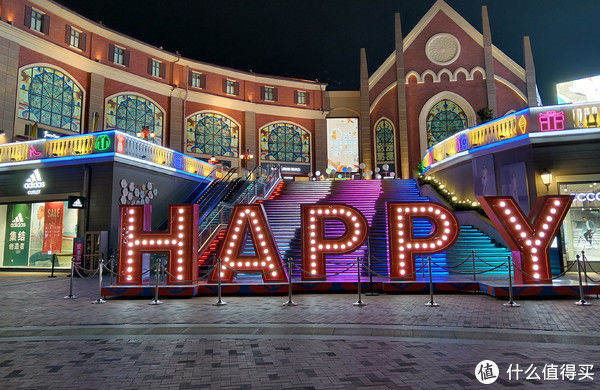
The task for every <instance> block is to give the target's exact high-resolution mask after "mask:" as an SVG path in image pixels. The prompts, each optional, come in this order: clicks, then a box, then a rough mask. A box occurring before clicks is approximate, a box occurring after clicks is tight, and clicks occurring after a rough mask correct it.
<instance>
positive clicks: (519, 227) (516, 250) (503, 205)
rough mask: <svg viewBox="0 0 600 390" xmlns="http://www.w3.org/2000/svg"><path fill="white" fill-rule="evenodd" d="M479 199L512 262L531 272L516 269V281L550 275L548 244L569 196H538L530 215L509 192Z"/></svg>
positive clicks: (535, 281) (568, 201) (536, 279)
mask: <svg viewBox="0 0 600 390" xmlns="http://www.w3.org/2000/svg"><path fill="white" fill-rule="evenodd" d="M478 200H479V203H481V207H483V209H484V210H485V213H486V214H487V215H488V217H490V219H491V220H492V222H493V223H494V225H495V226H496V229H498V231H499V232H500V234H501V235H502V237H504V240H505V241H506V243H507V244H508V246H509V247H510V249H511V250H512V256H513V263H514V264H515V265H516V266H517V267H519V268H521V269H522V270H523V271H524V272H525V273H527V274H529V275H531V276H528V275H525V274H523V273H522V272H520V271H519V270H515V272H514V274H515V281H516V282H517V283H526V284H532V283H539V282H540V281H539V279H550V278H551V277H552V272H551V269H550V259H549V257H548V248H549V246H550V243H551V241H552V239H553V238H554V235H555V234H556V231H557V230H558V227H559V226H560V224H561V223H562V221H563V219H564V217H565V215H566V214H567V211H568V210H569V207H570V206H571V201H572V198H571V197H570V196H566V195H555V196H543V197H540V198H537V200H536V202H535V205H534V206H533V209H532V210H531V212H530V213H529V217H525V215H523V211H521V208H520V207H519V206H518V205H517V203H516V202H515V201H514V199H513V198H512V197H510V196H484V197H481V198H478Z"/></svg>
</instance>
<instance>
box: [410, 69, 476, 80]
mask: <svg viewBox="0 0 600 390" xmlns="http://www.w3.org/2000/svg"><path fill="white" fill-rule="evenodd" d="M475 72H480V73H481V77H482V78H483V79H484V80H485V70H484V69H483V68H482V67H481V66H476V67H474V68H473V69H471V71H468V70H467V69H465V68H463V67H462V66H461V67H459V68H456V69H455V70H454V72H452V71H451V70H450V69H448V68H443V69H440V71H439V72H437V73H435V72H434V71H433V70H431V69H427V70H425V71H423V73H421V74H419V72H417V71H414V70H411V71H410V72H408V73H407V74H406V77H405V84H408V79H409V78H410V77H411V76H415V77H416V78H417V84H423V83H425V76H427V75H431V77H433V82H434V83H439V82H441V80H442V74H447V75H448V78H449V79H450V81H457V80H458V74H459V73H462V74H464V75H465V79H466V80H467V81H472V80H474V79H475Z"/></svg>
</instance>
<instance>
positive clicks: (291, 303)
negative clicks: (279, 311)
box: [283, 257, 297, 306]
mask: <svg viewBox="0 0 600 390" xmlns="http://www.w3.org/2000/svg"><path fill="white" fill-rule="evenodd" d="M287 268H288V301H287V302H286V303H284V304H283V306H296V305H297V304H296V302H294V301H293V300H292V258H291V257H288V259H287Z"/></svg>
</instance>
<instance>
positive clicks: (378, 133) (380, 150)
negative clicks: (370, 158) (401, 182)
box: [375, 119, 394, 163]
mask: <svg viewBox="0 0 600 390" xmlns="http://www.w3.org/2000/svg"><path fill="white" fill-rule="evenodd" d="M375 147H376V149H375V150H376V151H377V156H376V157H377V163H393V162H394V125H392V122H390V121H389V120H387V119H381V120H380V121H379V122H377V125H376V126H375Z"/></svg>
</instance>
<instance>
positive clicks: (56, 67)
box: [15, 62, 87, 134]
mask: <svg viewBox="0 0 600 390" xmlns="http://www.w3.org/2000/svg"><path fill="white" fill-rule="evenodd" d="M36 66H43V67H47V68H53V69H56V70H58V71H60V72H62V73H63V74H64V75H65V76H68V77H69V78H70V79H71V80H73V82H74V83H75V84H77V86H78V87H79V89H81V92H82V94H83V96H82V99H81V118H80V119H79V122H80V130H79V132H78V133H77V132H74V131H73V130H67V129H63V128H61V127H55V126H52V125H48V124H45V123H41V122H34V121H32V120H29V119H23V118H19V117H18V116H17V112H18V111H19V75H20V74H21V71H23V69H28V68H34V67H36ZM16 91H17V93H16V94H15V123H16V121H17V119H21V120H24V121H27V122H31V123H39V124H41V125H42V126H49V127H51V128H53V129H60V130H64V131H71V132H72V133H74V134H84V133H85V130H86V129H85V116H86V115H85V100H86V95H87V91H86V90H85V88H83V86H82V85H81V84H79V81H77V79H76V78H75V77H73V75H72V74H71V73H69V72H67V71H66V70H64V69H63V68H61V67H60V66H57V65H54V64H49V63H47V62H34V63H31V64H27V65H23V66H21V67H20V68H19V69H18V70H17V88H16Z"/></svg>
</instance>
